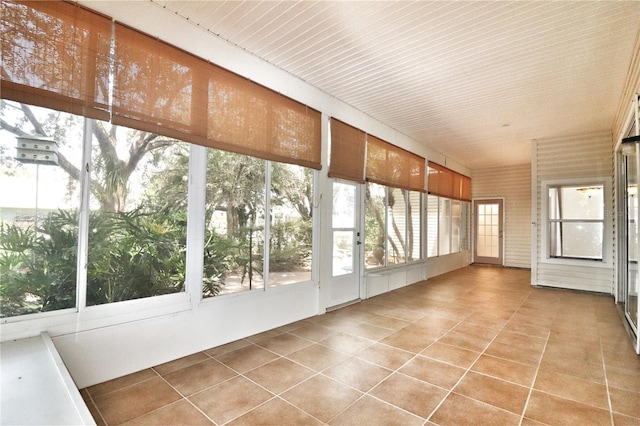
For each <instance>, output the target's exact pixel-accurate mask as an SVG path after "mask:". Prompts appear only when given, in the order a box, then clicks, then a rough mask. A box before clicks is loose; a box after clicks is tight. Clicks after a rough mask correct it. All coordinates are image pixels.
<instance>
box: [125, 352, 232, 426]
mask: <svg viewBox="0 0 640 426" xmlns="http://www.w3.org/2000/svg"><path fill="white" fill-rule="evenodd" d="M201 362H203V361H201ZM196 364H198V363H196ZM185 368H186V367H185ZM154 371H155V370H154ZM175 371H178V370H175ZM156 374H158V376H160V378H161V379H162V380H163V381H164V382H165V383H166V384H167V385H169V386H170V387H171V389H173V390H174V391H176V392H177V393H178V395H180V396H181V397H182V400H184V401H186V402H187V403H188V404H190V405H191V406H192V407H193V408H195V409H196V410H197V411H199V412H200V413H201V414H202V415H203V416H205V417H206V418H207V419H208V420H209V421H210V422H211V423H212V424H214V425H216V426H218V423H216V422H215V421H214V420H213V419H212V418H211V417H209V416H208V415H207V413H205V412H204V411H202V410H201V409H200V408H199V407H198V406H196V405H195V404H194V403H193V402H191V400H190V399H189V398H188V397H187V396H186V395H184V394H183V393H182V392H180V391H179V390H178V389H177V388H176V387H175V386H173V385H172V384H171V383H169V382H168V381H167V379H165V378H164V376H162V375H161V374H160V373H158V372H157V371H156ZM229 380H231V379H227V380H225V382H226V381H229ZM220 383H224V382H220ZM220 383H218V384H220ZM214 386H215V385H214ZM211 387H213V386H211ZM207 389H209V388H207ZM203 390H204V389H203ZM200 392H201V391H199V392H195V393H193V395H197V394H198V393H200ZM177 402H178V401H174V402H172V403H171V404H167V405H163V406H162V407H159V408H156V409H155V410H153V411H150V412H149V413H146V414H143V416H146V415H147V414H150V413H153V412H155V411H158V410H160V409H162V408H164V407H168V406H169V405H172V404H175V403H177ZM140 417H142V416H138V417H136V418H140ZM132 420H134V419H132Z"/></svg>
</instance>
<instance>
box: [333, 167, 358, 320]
mask: <svg viewBox="0 0 640 426" xmlns="http://www.w3.org/2000/svg"><path fill="white" fill-rule="evenodd" d="M361 187H362V185H358V184H355V183H349V182H343V181H337V180H333V181H332V193H333V197H332V203H331V241H332V249H331V276H330V278H329V285H328V295H327V307H328V308H331V307H336V306H339V305H342V304H345V303H348V302H352V301H355V300H358V299H360V268H361V262H360V251H361V245H362V234H361V231H360V214H359V212H360V210H359V206H360V193H361V191H362V188H361Z"/></svg>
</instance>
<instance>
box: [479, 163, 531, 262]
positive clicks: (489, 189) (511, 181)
mask: <svg viewBox="0 0 640 426" xmlns="http://www.w3.org/2000/svg"><path fill="white" fill-rule="evenodd" d="M472 195H473V198H474V199H476V198H504V214H505V227H504V234H503V235H504V264H505V266H510V267H516V268H530V267H531V167H530V165H529V164H523V165H517V166H508V167H498V168H490V169H483V170H474V172H473V175H472Z"/></svg>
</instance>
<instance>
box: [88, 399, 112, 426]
mask: <svg viewBox="0 0 640 426" xmlns="http://www.w3.org/2000/svg"><path fill="white" fill-rule="evenodd" d="M87 395H88V396H89V399H90V400H91V404H92V405H93V406H94V408H95V409H96V411H97V412H98V415H99V416H100V418H101V419H102V422H103V423H104V424H105V425H107V426H108V425H109V424H108V423H107V420H106V419H105V418H104V416H103V415H102V410H100V408H98V404H96V402H95V401H94V400H93V396H92V395H91V392H89V391H87Z"/></svg>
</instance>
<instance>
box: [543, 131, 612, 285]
mask: <svg viewBox="0 0 640 426" xmlns="http://www.w3.org/2000/svg"><path fill="white" fill-rule="evenodd" d="M533 143H534V144H535V149H534V151H533V152H534V153H535V158H532V159H531V161H532V162H535V167H534V169H535V171H536V173H535V176H533V179H535V183H536V188H537V194H536V204H537V205H536V206H535V212H536V213H535V215H536V219H535V222H536V223H537V227H536V229H537V231H536V246H537V253H535V254H534V256H532V258H533V259H535V261H536V262H537V263H536V266H537V268H536V269H535V270H536V276H535V283H536V284H537V285H540V286H549V287H560V288H569V289H576V290H586V291H594V292H604V293H611V291H612V289H613V272H614V271H613V262H611V263H610V266H609V267H602V266H603V265H602V264H599V265H597V266H590V265H589V263H588V262H584V263H583V264H581V265H568V264H559V263H550V262H549V261H546V260H545V259H542V232H544V231H545V229H546V228H545V224H544V223H543V217H542V209H541V207H542V182H543V181H550V180H571V179H588V178H600V177H607V178H608V180H607V185H608V186H609V191H608V197H607V199H605V211H609V212H610V211H613V143H612V137H611V134H610V133H609V132H602V133H596V134H590V135H581V136H571V137H564V138H553V139H541V140H538V141H534V142H533ZM613 225H614V224H613V221H612V222H611V223H610V224H609V226H608V227H607V228H608V229H606V230H605V235H606V236H607V239H608V241H606V242H605V247H610V248H611V250H612V248H613V241H614V235H613V229H614V228H613ZM611 256H613V253H611ZM612 261H613V259H612Z"/></svg>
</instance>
